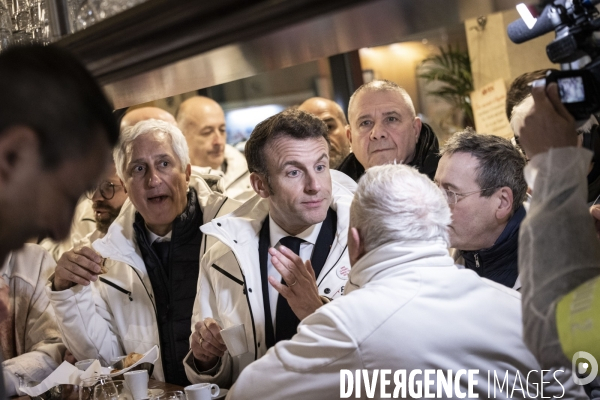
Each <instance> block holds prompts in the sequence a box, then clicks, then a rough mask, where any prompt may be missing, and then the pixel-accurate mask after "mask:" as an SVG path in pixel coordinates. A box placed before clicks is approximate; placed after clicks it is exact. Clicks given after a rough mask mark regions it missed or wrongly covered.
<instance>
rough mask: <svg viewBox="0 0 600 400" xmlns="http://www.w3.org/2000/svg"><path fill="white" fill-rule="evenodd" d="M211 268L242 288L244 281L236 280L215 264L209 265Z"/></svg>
mask: <svg viewBox="0 0 600 400" xmlns="http://www.w3.org/2000/svg"><path fill="white" fill-rule="evenodd" d="M211 267H213V268H214V269H216V270H217V271H219V272H220V273H222V274H223V275H225V276H226V277H228V278H229V279H231V280H232V281H234V282H235V283H237V284H238V285H242V286H244V281H242V280H240V279H238V278H236V277H235V276H233V275H231V274H230V273H229V272H227V271H225V270H224V269H223V268H221V267H219V266H218V265H217V264H213V265H211Z"/></svg>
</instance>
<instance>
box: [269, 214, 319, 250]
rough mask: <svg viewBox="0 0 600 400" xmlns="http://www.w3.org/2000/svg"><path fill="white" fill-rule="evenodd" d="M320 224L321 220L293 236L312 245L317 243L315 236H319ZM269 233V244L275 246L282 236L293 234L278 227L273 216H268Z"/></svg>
mask: <svg viewBox="0 0 600 400" xmlns="http://www.w3.org/2000/svg"><path fill="white" fill-rule="evenodd" d="M322 225H323V222H319V223H318V224H315V225H313V226H311V227H309V228H307V229H306V230H304V231H302V232H300V233H299V234H298V235H295V236H296V237H297V238H300V239H302V240H304V241H305V242H308V243H310V244H312V245H314V244H315V243H317V238H318V237H319V232H321V226H322ZM269 233H270V239H271V246H275V245H276V244H277V243H279V241H280V240H281V238H284V237H286V236H294V235H290V234H289V233H287V232H286V231H284V230H283V228H282V227H280V226H279V225H277V223H276V222H275V221H273V218H269Z"/></svg>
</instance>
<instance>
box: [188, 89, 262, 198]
mask: <svg viewBox="0 0 600 400" xmlns="http://www.w3.org/2000/svg"><path fill="white" fill-rule="evenodd" d="M177 124H178V125H179V127H180V128H181V131H182V132H183V134H184V135H185V138H186V140H187V142H188V145H189V147H190V159H191V162H192V165H196V166H199V167H204V168H206V167H210V168H212V169H214V170H217V171H220V172H222V173H223V177H224V179H223V185H224V187H225V194H227V196H229V197H231V198H234V199H237V200H241V201H244V200H248V199H249V198H250V197H252V196H254V190H252V186H251V184H250V172H248V164H247V163H246V159H245V158H244V155H243V154H242V153H240V152H239V151H238V150H237V149H236V148H235V147H233V146H231V145H228V144H227V130H226V127H225V113H224V112H223V109H222V108H221V106H220V105H219V103H217V102H216V101H214V100H213V99H210V98H208V97H204V96H194V97H191V98H189V99H187V100H186V101H184V102H183V103H181V105H180V106H179V109H178V110H177Z"/></svg>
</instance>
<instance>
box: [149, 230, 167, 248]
mask: <svg viewBox="0 0 600 400" xmlns="http://www.w3.org/2000/svg"><path fill="white" fill-rule="evenodd" d="M146 233H147V234H148V241H149V242H150V246H152V244H153V243H154V242H158V243H161V242H170V241H171V235H172V234H173V231H172V230H171V231H169V233H167V234H166V235H165V236H158V235H157V234H156V233H154V232H152V231H151V230H150V229H148V227H147V226H146Z"/></svg>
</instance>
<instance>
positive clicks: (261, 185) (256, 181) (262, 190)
mask: <svg viewBox="0 0 600 400" xmlns="http://www.w3.org/2000/svg"><path fill="white" fill-rule="evenodd" d="M250 184H251V185H252V189H254V191H255V192H256V193H257V194H258V195H259V196H260V197H262V198H263V199H266V198H268V197H269V196H270V195H271V191H270V190H269V182H267V177H266V176H263V175H260V174H257V173H256V172H253V173H251V174H250Z"/></svg>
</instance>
